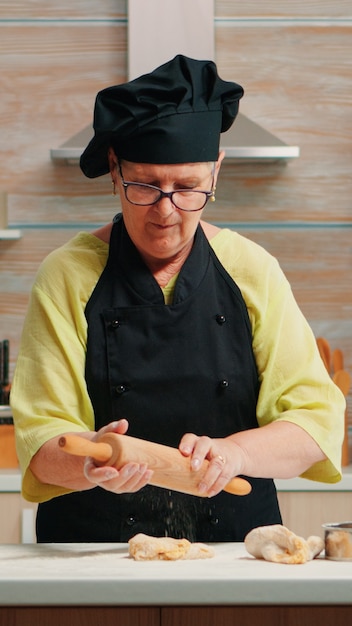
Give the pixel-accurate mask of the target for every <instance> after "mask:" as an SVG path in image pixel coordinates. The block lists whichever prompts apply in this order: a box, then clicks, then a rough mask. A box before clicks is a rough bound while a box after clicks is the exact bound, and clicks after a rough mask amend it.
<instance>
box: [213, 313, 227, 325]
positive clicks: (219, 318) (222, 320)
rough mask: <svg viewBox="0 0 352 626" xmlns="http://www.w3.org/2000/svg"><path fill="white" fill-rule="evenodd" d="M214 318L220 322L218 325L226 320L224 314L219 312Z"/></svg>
mask: <svg viewBox="0 0 352 626" xmlns="http://www.w3.org/2000/svg"><path fill="white" fill-rule="evenodd" d="M215 319H216V321H217V323H218V324H220V326H221V324H225V322H226V317H225V315H221V314H220V313H219V315H217V316H216V318H215Z"/></svg>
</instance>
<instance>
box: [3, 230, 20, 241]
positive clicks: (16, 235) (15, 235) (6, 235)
mask: <svg viewBox="0 0 352 626" xmlns="http://www.w3.org/2000/svg"><path fill="white" fill-rule="evenodd" d="M21 237H22V235H21V231H20V230H17V229H16V228H5V229H3V230H0V240H1V239H21Z"/></svg>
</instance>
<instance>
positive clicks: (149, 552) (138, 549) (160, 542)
mask: <svg viewBox="0 0 352 626" xmlns="http://www.w3.org/2000/svg"><path fill="white" fill-rule="evenodd" d="M128 543H129V555H130V556H131V557H132V558H133V559H134V560H135V561H177V560H179V559H209V558H212V557H213V556H214V551H213V550H212V549H211V548H210V547H209V546H207V545H206V544H205V543H191V542H190V541H188V539H174V538H173V537H152V536H150V535H144V534H143V533H139V534H138V535H135V536H134V537H132V538H131V539H130V540H129V542H128Z"/></svg>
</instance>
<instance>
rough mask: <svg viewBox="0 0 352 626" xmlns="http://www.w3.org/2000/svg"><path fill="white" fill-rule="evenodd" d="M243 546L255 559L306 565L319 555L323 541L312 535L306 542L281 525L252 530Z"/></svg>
mask: <svg viewBox="0 0 352 626" xmlns="http://www.w3.org/2000/svg"><path fill="white" fill-rule="evenodd" d="M244 545H245V547H246V549H247V551H248V552H249V554H251V555H252V556H254V557H255V558H256V559H265V560H266V561H273V562H274V563H306V562H307V561H311V560H312V559H314V558H315V557H316V556H318V555H319V554H320V552H321V551H322V549H323V547H324V541H323V540H322V539H321V538H320V537H316V536H315V535H312V536H311V537H308V539H307V540H305V539H303V538H302V537H299V536H298V535H295V534H294V533H293V532H292V531H291V530H289V529H288V528H286V526H282V525H281V524H273V525H272V526H259V527H258V528H253V530H251V531H250V532H249V533H248V534H247V536H246V537H245V540H244Z"/></svg>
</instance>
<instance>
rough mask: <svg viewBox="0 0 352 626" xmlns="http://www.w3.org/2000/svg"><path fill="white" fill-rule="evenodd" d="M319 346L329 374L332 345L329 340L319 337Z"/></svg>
mask: <svg viewBox="0 0 352 626" xmlns="http://www.w3.org/2000/svg"><path fill="white" fill-rule="evenodd" d="M317 345H318V349H319V353H320V356H321V358H322V360H323V362H324V365H325V367H326V369H327V371H328V373H329V374H330V373H331V363H330V360H331V351H330V345H329V342H328V340H327V339H324V337H318V339H317Z"/></svg>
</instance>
